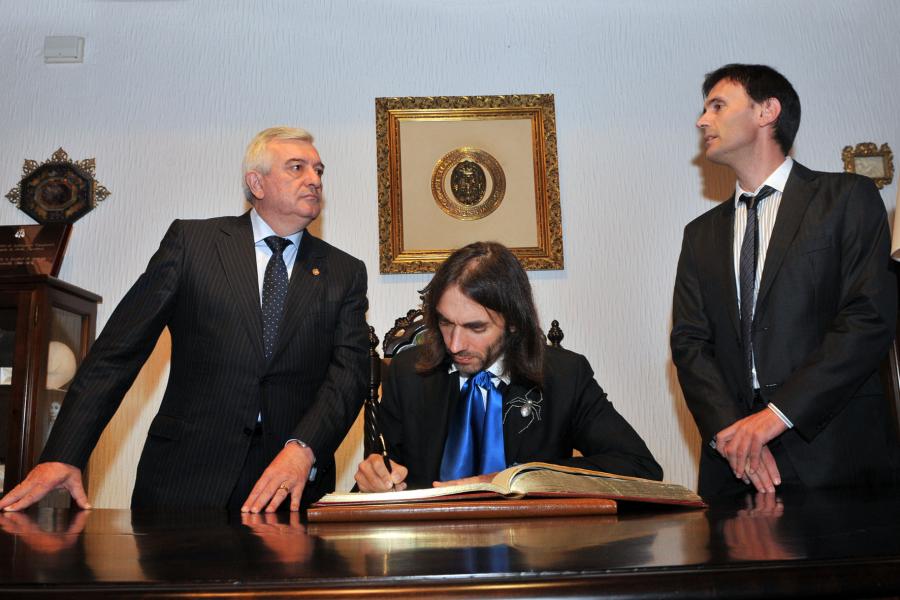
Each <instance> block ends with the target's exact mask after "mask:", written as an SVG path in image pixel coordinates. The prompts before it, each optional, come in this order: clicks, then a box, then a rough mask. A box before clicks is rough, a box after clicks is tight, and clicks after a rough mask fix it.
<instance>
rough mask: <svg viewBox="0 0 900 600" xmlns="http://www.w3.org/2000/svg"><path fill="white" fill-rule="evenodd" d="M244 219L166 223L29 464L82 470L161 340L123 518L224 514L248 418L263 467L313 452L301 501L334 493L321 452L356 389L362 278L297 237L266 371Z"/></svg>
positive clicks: (361, 269) (363, 341) (363, 368)
mask: <svg viewBox="0 0 900 600" xmlns="http://www.w3.org/2000/svg"><path fill="white" fill-rule="evenodd" d="M257 281H258V279H257V268H256V258H255V250H254V244H253V233H252V227H251V224H250V217H249V213H248V214H244V215H242V216H240V217H222V218H216V219H209V220H205V221H175V222H174V223H172V225H171V227H170V228H169V230H168V232H167V233H166V235H165V238H164V239H163V240H162V243H161V244H160V247H159V250H158V251H157V252H156V254H155V255H154V256H153V258H152V259H151V260H150V263H149V265H148V266H147V270H146V272H145V273H144V274H143V275H141V277H140V278H139V279H138V280H137V282H136V283H135V284H134V286H133V287H132V288H131V290H130V291H129V292H128V293H127V294H126V296H125V297H124V298H123V299H122V301H121V303H120V304H119V305H118V307H117V308H116V310H115V311H114V312H113V314H112V316H111V317H110V319H109V321H108V322H107V324H106V326H105V327H104V329H103V332H102V333H101V335H100V336H99V337H98V339H97V341H96V343H95V344H94V346H93V348H92V349H91V352H90V354H89V355H88V357H87V358H86V360H85V361H84V364H83V365H82V366H81V368H80V369H79V371H78V374H77V375H76V377H75V379H74V381H73V382H72V385H71V387H70V389H69V392H68V394H67V396H66V399H65V401H64V403H63V407H62V411H61V412H60V415H59V418H58V420H57V422H56V425H55V426H54V428H53V432H52V435H51V436H50V439H49V440H48V442H47V445H46V448H45V449H44V452H43V455H42V457H41V460H42V461H61V462H65V463H69V464H72V465H75V466H78V467H81V468H83V467H84V465H85V463H86V462H87V460H88V457H89V456H90V453H91V451H92V450H93V448H94V445H95V443H96V441H97V438H98V437H99V436H100V433H101V432H102V430H103V428H104V427H105V426H106V424H107V422H108V421H109V419H110V418H111V417H112V415H113V413H115V411H116V409H117V408H118V406H119V403H120V402H121V400H122V397H123V395H124V394H125V392H126V391H127V390H128V388H129V387H130V386H131V383H132V381H133V380H134V378H135V376H136V375H137V373H138V371H139V370H140V368H141V366H142V365H143V363H144V361H145V360H146V358H147V356H148V355H149V354H150V352H151V351H152V350H153V347H154V345H155V344H156V341H157V339H158V338H159V335H160V333H161V332H162V330H163V328H164V327H168V328H169V332H170V333H171V337H172V357H171V370H170V373H169V381H168V385H167V387H166V392H165V395H164V397H163V400H162V405H161V406H160V409H159V413H158V414H157V415H156V417H155V418H154V419H153V422H152V424H151V425H150V431H149V434H148V436H147V441H146V444H145V445H144V450H143V454H142V455H141V459H140V464H139V465H138V472H137V481H136V483H135V488H134V494H133V497H132V506H135V507H138V506H166V507H225V506H226V504H227V502H228V498H229V494H230V492H231V490H232V488H233V487H234V484H235V482H236V480H237V478H238V475H239V473H240V471H241V467H242V465H243V462H244V458H245V457H246V455H247V449H248V446H249V444H250V441H251V435H252V432H253V429H254V426H255V425H256V422H257V416H258V415H259V414H260V413H261V414H262V423H263V432H264V433H263V440H262V443H263V445H264V450H265V453H266V455H267V457H268V459H269V460H271V459H272V458H274V457H275V455H276V454H277V453H278V452H279V451H280V450H281V448H282V447H283V445H284V443H285V442H286V440H288V439H291V438H297V439H300V440H303V441H305V442H306V443H308V444H309V445H310V446H311V448H312V449H313V451H314V453H315V455H316V460H317V467H318V468H319V473H320V474H319V476H318V479H317V481H316V482H315V484H309V485H308V486H307V488H308V489H307V493H306V494H305V497H308V498H312V497H316V496H319V495H321V494H322V493H325V492H327V491H330V490H332V489H333V488H334V468H333V467H334V457H333V454H334V451H335V449H336V448H337V446H338V445H339V444H340V442H341V440H342V439H343V437H344V435H345V434H346V432H347V430H348V429H349V427H350V425H351V424H352V423H353V420H354V418H355V417H356V415H357V413H358V411H359V408H360V405H361V403H362V400H363V398H364V394H365V386H366V381H367V373H368V371H367V362H366V361H367V353H368V333H367V328H366V324H365V311H366V308H367V300H366V270H365V265H364V264H363V263H362V262H361V261H359V260H357V259H355V258H353V257H351V256H349V255H348V254H346V253H344V252H342V251H340V250H338V249H336V248H334V247H332V246H330V245H329V244H327V243H325V242H323V241H321V240H319V239H316V238H315V237H313V236H312V235H310V234H309V233H308V232H306V233H304V234H303V237H302V238H301V242H300V248H299V251H298V255H297V258H296V262H295V263H294V267H293V271H292V274H291V281H290V287H289V290H288V296H287V300H286V303H285V315H284V320H283V322H282V325H281V329H280V334H279V341H278V344H277V347H276V349H275V352H274V354H273V355H272V357H271V359H270V360H269V361H266V358H265V354H264V351H263V342H262V320H261V319H262V317H261V311H260V301H259V287H258V283H257Z"/></svg>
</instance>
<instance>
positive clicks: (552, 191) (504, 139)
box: [375, 94, 563, 273]
mask: <svg viewBox="0 0 900 600" xmlns="http://www.w3.org/2000/svg"><path fill="white" fill-rule="evenodd" d="M375 123H376V136H377V145H378V220H379V234H378V235H379V257H380V258H379V270H380V271H381V272H382V273H428V272H433V271H434V270H435V269H436V268H437V266H438V265H440V264H441V262H443V260H444V259H445V258H447V256H449V255H450V253H451V252H453V251H454V250H455V249H457V248H460V247H462V246H465V245H466V244H469V243H471V242H475V241H482V240H483V241H488V240H491V241H498V242H501V243H503V244H505V245H506V246H508V247H509V248H510V249H511V250H512V251H513V252H514V253H515V254H516V256H517V257H518V258H519V260H520V261H521V262H522V265H523V266H524V267H525V268H526V269H530V270H541V269H562V268H563V238H562V222H561V221H562V220H561V215H560V206H559V168H558V164H557V154H556V116H555V111H554V104H553V95H551V94H530V95H514V96H438V97H405V98H376V100H375Z"/></svg>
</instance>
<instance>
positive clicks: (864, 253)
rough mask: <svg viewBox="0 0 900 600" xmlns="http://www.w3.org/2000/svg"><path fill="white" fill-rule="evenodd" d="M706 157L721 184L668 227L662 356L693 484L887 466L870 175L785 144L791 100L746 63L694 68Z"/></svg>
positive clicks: (889, 284) (882, 307)
mask: <svg viewBox="0 0 900 600" xmlns="http://www.w3.org/2000/svg"><path fill="white" fill-rule="evenodd" d="M703 93H704V95H705V103H704V110H703V114H702V115H701V117H700V119H699V120H698V121H697V127H699V128H700V130H701V132H702V135H703V141H704V144H705V148H706V157H707V158H708V159H709V160H711V161H713V162H715V163H719V164H723V165H727V166H729V167H731V169H733V170H734V173H735V176H736V177H737V184H736V191H735V195H734V198H733V199H731V200H728V201H726V202H723V203H722V204H720V205H719V206H717V207H715V208H713V209H712V210H710V211H708V212H707V213H705V214H703V215H701V216H700V217H698V218H697V219H695V220H694V221H693V222H691V223H690V224H688V226H687V227H686V228H685V230H684V241H683V245H682V250H681V257H680V259H679V262H678V274H677V278H676V282H675V294H674V300H673V328H672V337H671V342H672V359H673V361H674V362H675V365H676V366H677V367H678V377H679V380H680V382H681V388H682V390H683V391H684V396H685V400H686V401H687V404H688V407H689V408H690V410H691V412H692V413H693V415H694V419H695V420H696V422H697V426H698V428H699V430H700V435H701V436H702V439H703V448H702V451H701V459H700V478H699V491H700V493H701V494H703V495H713V494H721V493H729V492H732V491H738V490H743V489H745V488H746V487H747V485H748V484H750V483H752V484H753V486H754V487H755V488H756V490H758V491H760V492H773V491H774V490H775V486H777V485H780V484H781V483H793V484H798V485H803V486H807V487H826V486H839V485H864V484H874V483H881V482H889V481H892V480H895V479H896V476H897V467H898V465H897V462H898V461H897V444H896V440H895V439H892V438H893V437H894V436H892V434H891V433H890V423H889V415H888V411H887V404H886V400H885V398H884V395H883V391H882V388H881V384H880V381H879V378H878V372H877V370H878V365H879V362H880V361H881V360H882V359H883V358H884V356H885V355H886V353H887V351H888V347H889V345H890V343H891V339H892V338H893V335H894V328H895V324H896V318H897V284H896V280H895V278H894V276H893V275H892V272H891V270H890V265H889V263H890V260H889V253H890V252H889V232H888V225H887V219H886V215H885V209H884V204H883V203H882V201H881V197H880V196H879V194H878V191H877V190H876V188H875V186H874V184H873V183H872V181H871V180H870V179H868V178H866V177H861V176H857V175H852V174H837V173H819V172H815V171H811V170H809V169H807V168H806V167H804V166H802V165H800V164H799V163H796V162H794V161H793V160H792V159H791V158H790V157H787V154H788V152H789V150H790V148H791V146H792V144H793V141H794V137H795V135H796V133H797V129H798V127H799V124H800V99H799V97H798V96H797V93H796V92H795V91H794V88H793V87H792V86H791V84H790V83H789V82H788V81H787V79H785V78H784V77H783V76H782V75H781V74H779V73H778V72H776V71H775V70H773V69H772V68H770V67H766V66H762V65H737V64H734V65H727V66H725V67H722V68H720V69H718V70H717V71H714V72H713V73H710V74H709V75H707V77H706V80H705V82H704V84H703Z"/></svg>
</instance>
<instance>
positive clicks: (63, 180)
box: [6, 148, 110, 224]
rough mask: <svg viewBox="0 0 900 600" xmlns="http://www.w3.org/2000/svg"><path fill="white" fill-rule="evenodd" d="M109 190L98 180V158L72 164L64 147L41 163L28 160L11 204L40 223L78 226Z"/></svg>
mask: <svg viewBox="0 0 900 600" xmlns="http://www.w3.org/2000/svg"><path fill="white" fill-rule="evenodd" d="M109 195H110V194H109V190H107V189H106V188H105V187H103V186H102V185H100V183H98V182H97V180H95V179H94V159H93V158H87V159H85V160H78V161H71V160H69V155H68V154H66V151H65V150H63V149H62V148H60V149H58V150H57V151H56V152H54V153H53V155H52V156H51V157H50V158H49V159H47V160H46V161H44V162H43V163H40V164H39V163H38V162H37V161H35V160H31V159H26V160H25V164H24V165H23V166H22V179H21V180H20V181H19V185H17V186H16V187H14V188H13V189H11V190H10V191H9V193H8V194H6V197H7V198H8V199H9V201H10V202H12V203H13V204H15V205H16V206H18V207H19V210H21V211H22V212H24V213H25V214H26V215H28V216H29V217H31V218H32V219H34V220H35V221H37V222H38V223H42V224H48V223H74V222H75V221H77V220H78V219H80V218H81V217H83V216H84V215H86V214H87V213H89V212H90V211H91V210H92V209H93V208H94V207H95V206H96V205H97V202H102V201H103V200H105V199H106V198H107V197H108V196H109Z"/></svg>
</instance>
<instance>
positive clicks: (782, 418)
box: [767, 402, 794, 429]
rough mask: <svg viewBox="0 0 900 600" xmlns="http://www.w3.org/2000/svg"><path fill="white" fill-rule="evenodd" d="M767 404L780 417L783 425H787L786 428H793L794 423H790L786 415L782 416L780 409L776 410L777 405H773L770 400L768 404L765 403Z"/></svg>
mask: <svg viewBox="0 0 900 600" xmlns="http://www.w3.org/2000/svg"><path fill="white" fill-rule="evenodd" d="M767 406H768V407H769V408H770V409H771V410H772V412H773V413H775V414H776V415H778V418H779V419H781V421H782V422H783V423H784V424H785V425H787V428H788V429H793V428H794V424H793V423H791V420H790V419H788V418H787V417H786V416H784V413H783V412H781V411H780V410H778V407H777V406H775V405H774V404H772V403H771V402H769V404H767Z"/></svg>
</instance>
